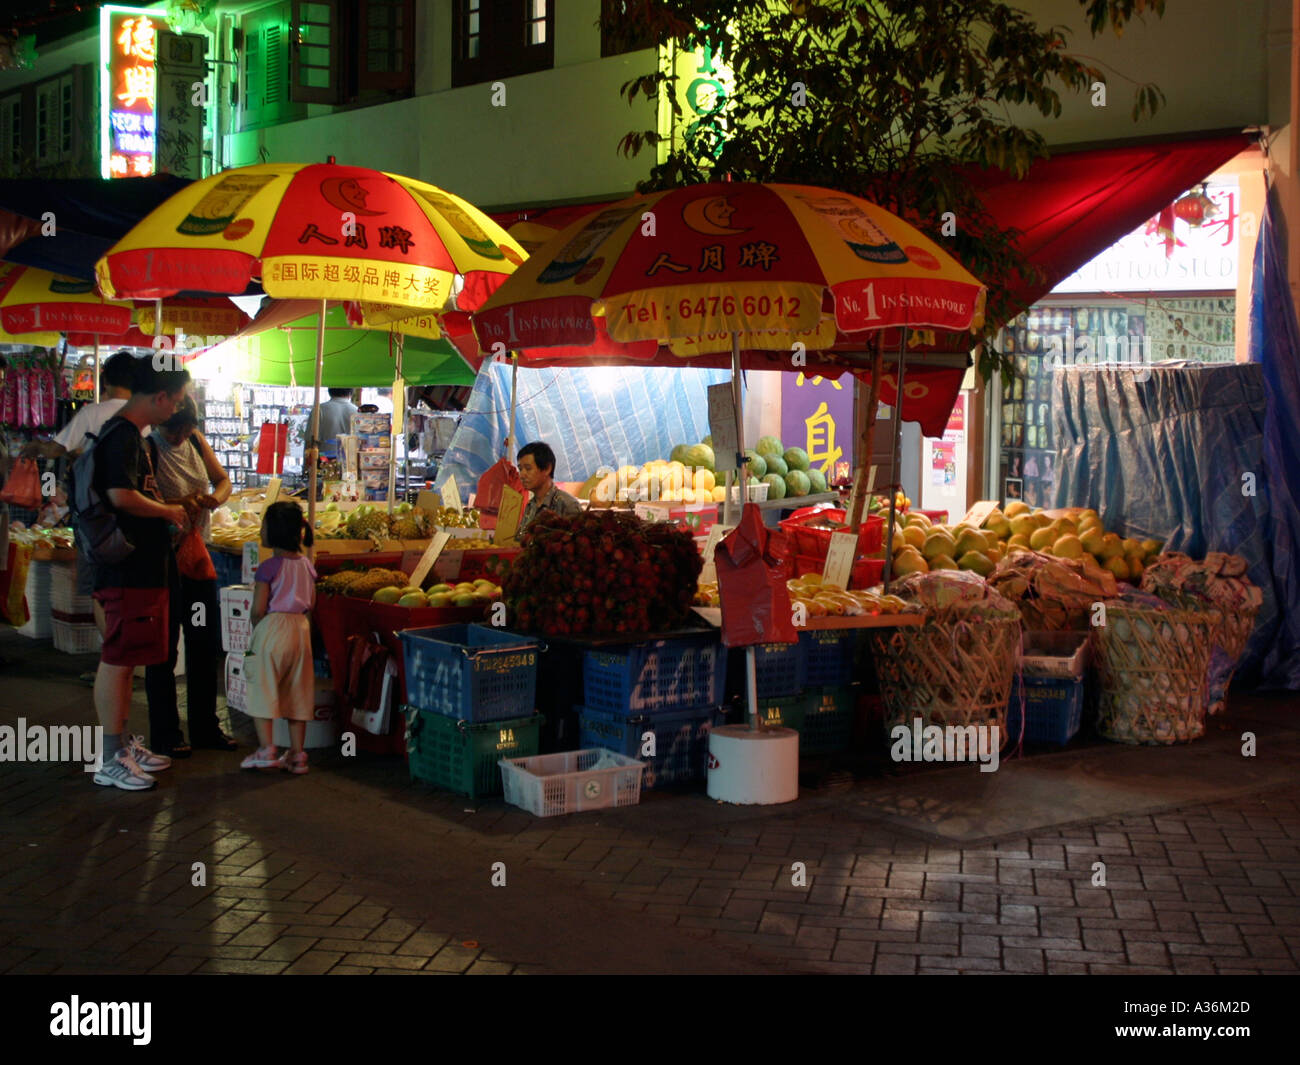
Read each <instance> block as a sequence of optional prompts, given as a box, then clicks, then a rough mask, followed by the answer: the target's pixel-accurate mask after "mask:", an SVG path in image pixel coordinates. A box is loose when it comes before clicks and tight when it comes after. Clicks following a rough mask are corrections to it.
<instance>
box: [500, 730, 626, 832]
mask: <svg viewBox="0 0 1300 1065" xmlns="http://www.w3.org/2000/svg"><path fill="white" fill-rule="evenodd" d="M499 764H500V766H501V782H502V784H503V786H504V790H505V799H506V802H508V803H510V804H511V805H512V806H518V807H519V808H520V809H521V810H527V811H528V812H529V813H530V814H535V815H536V816H537V817H555V816H556V815H558V814H573V813H579V812H581V811H583V810H603V809H605V808H607V807H610V806H636V805H637V804H638V803H639V802H640V801H641V776H642V773H643V772H644V770H645V764H644V763H642V762H639V761H637V760H636V759H635V758H628V757H627V756H626V755H622V754H616V753H615V752H614V751H607V750H605V749H604V748H603V747H597V748H594V749H591V750H586V751H562V752H561V753H559V754H538V755H534V756H533V757H531V758H503V759H502V760H501V762H500V763H499Z"/></svg>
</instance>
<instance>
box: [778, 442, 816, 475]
mask: <svg viewBox="0 0 1300 1065" xmlns="http://www.w3.org/2000/svg"><path fill="white" fill-rule="evenodd" d="M782 457H783V458H784V459H785V464H786V465H787V466H789V467H790V469H792V470H803V471H804V473H807V472H808V467H809V466H811V465H812V463H811V462H809V461H808V452H806V451H805V450H804V449H803V448H801V447H790V448H786V450H785V454H784V455H783V456H782Z"/></svg>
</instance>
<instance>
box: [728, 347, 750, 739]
mask: <svg viewBox="0 0 1300 1065" xmlns="http://www.w3.org/2000/svg"><path fill="white" fill-rule="evenodd" d="M731 394H732V398H733V399H734V401H735V405H736V477H737V479H738V480H739V481H740V490H739V492H738V493H737V494H738V495H739V496H740V499H741V503H740V507H741V509H742V510H743V509H744V502H743V501H744V500H745V498H746V497H747V496H748V494H749V487H748V486H749V478H748V477H747V476H746V471H745V422H744V410H743V404H742V402H741V398H742V397H741V381H740V334H739V333H737V332H734V331H733V332H732V334H731ZM732 507H733V504H732V502H731V487H730V486H728V487H727V506H726V514H727V518H728V522H727V523H728V524H731V522H730V520H729V519H730V518H731V516H732V514H733V513H734V511H733V510H732ZM745 716H746V718H747V719H748V721H749V731H750V732H757V731H758V663H757V660H756V658H755V656H754V645H753V644H750V645H749V646H748V647H746V648H745Z"/></svg>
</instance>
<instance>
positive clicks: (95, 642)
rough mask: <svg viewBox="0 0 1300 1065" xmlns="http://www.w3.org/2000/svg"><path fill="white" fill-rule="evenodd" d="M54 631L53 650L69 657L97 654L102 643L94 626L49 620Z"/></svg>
mask: <svg viewBox="0 0 1300 1065" xmlns="http://www.w3.org/2000/svg"><path fill="white" fill-rule="evenodd" d="M50 624H51V625H52V626H53V629H54V648H55V650H57V651H63V652H64V653H65V654H70V655H89V654H95V653H96V652H98V651H99V650H100V649H101V648H102V646H103V641H102V640H101V639H100V636H99V630H98V629H97V628H95V626H94V624H93V623H92V624H89V625H77V624H74V623H72V622H69V621H60V620H59V619H58V618H54V619H52V620H51V622H50Z"/></svg>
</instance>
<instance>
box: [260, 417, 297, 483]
mask: <svg viewBox="0 0 1300 1065" xmlns="http://www.w3.org/2000/svg"><path fill="white" fill-rule="evenodd" d="M288 446H289V423H288V422H279V423H276V422H263V423H262V428H261V431H260V432H259V434H258V437H257V472H258V473H261V474H273V475H274V476H277V477H278V476H279V475H280V474H282V473H283V472H284V453H285V451H286V450H287V449H288Z"/></svg>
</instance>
